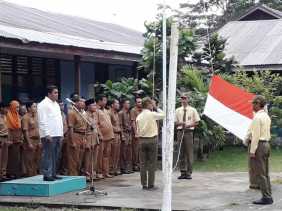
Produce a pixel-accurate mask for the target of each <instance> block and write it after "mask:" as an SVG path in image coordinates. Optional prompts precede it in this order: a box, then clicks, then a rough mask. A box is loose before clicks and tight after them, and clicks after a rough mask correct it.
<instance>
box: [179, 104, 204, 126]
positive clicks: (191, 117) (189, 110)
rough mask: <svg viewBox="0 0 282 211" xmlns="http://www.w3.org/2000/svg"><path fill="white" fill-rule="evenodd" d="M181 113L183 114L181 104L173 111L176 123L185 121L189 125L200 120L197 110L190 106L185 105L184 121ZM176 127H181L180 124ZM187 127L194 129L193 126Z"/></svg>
mask: <svg viewBox="0 0 282 211" xmlns="http://www.w3.org/2000/svg"><path fill="white" fill-rule="evenodd" d="M183 115H184V107H183V106H181V107H180V108H177V109H176V111H175V121H176V123H185V124H187V125H190V124H194V123H196V122H199V121H200V120H201V119H200V116H199V114H198V112H197V110H196V109H195V108H193V107H191V106H187V107H186V118H185V122H183ZM177 129H178V130H180V129H182V126H178V127H177ZM189 129H190V130H194V127H191V128H189Z"/></svg>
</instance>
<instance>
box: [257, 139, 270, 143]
mask: <svg viewBox="0 0 282 211" xmlns="http://www.w3.org/2000/svg"><path fill="white" fill-rule="evenodd" d="M259 142H260V143H266V142H268V141H266V140H259Z"/></svg>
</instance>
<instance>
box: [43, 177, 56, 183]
mask: <svg viewBox="0 0 282 211" xmlns="http://www.w3.org/2000/svg"><path fill="white" fill-rule="evenodd" d="M43 181H47V182H51V181H55V179H54V178H53V177H43Z"/></svg>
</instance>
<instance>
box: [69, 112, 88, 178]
mask: <svg viewBox="0 0 282 211" xmlns="http://www.w3.org/2000/svg"><path fill="white" fill-rule="evenodd" d="M68 126H69V128H70V129H71V128H72V129H73V134H72V135H73V136H72V137H69V139H68V142H67V153H68V174H69V175H72V176H78V175H80V172H81V168H82V160H83V154H84V151H85V143H86V127H87V124H86V122H85V121H84V120H83V118H82V117H81V116H80V114H78V113H77V111H75V110H73V109H71V110H69V113H68Z"/></svg>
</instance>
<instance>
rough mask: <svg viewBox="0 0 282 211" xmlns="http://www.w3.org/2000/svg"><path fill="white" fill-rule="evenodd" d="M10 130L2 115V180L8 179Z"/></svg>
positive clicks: (0, 165) (0, 126)
mask: <svg viewBox="0 0 282 211" xmlns="http://www.w3.org/2000/svg"><path fill="white" fill-rule="evenodd" d="M8 146H9V143H8V128H7V125H6V117H5V116H4V115H3V114H0V180H1V179H5V178H6V173H7V164H8Z"/></svg>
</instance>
